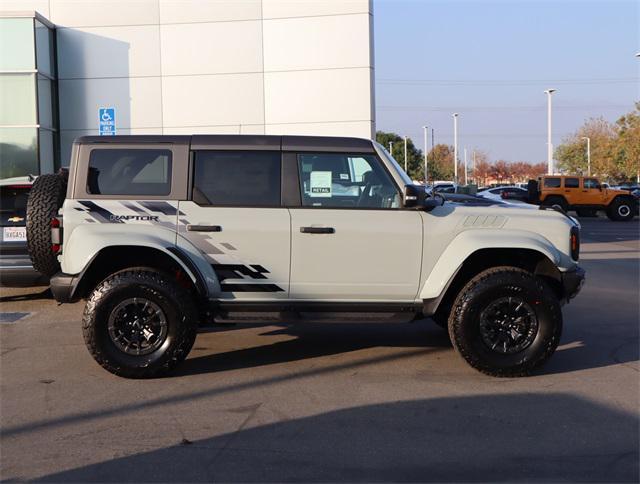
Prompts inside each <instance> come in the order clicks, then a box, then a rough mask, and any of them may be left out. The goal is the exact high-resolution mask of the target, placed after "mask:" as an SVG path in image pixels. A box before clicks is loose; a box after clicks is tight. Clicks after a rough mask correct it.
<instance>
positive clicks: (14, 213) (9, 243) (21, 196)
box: [0, 176, 48, 286]
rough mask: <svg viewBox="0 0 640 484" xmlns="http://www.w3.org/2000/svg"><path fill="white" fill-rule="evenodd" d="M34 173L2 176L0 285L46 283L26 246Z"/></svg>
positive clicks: (0, 194) (0, 201)
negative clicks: (28, 200) (32, 174)
mask: <svg viewBox="0 0 640 484" xmlns="http://www.w3.org/2000/svg"><path fill="white" fill-rule="evenodd" d="M34 180H35V177H33V176H25V177H17V178H6V179H4V180H0V196H1V199H0V225H1V226H2V234H1V236H0V237H1V238H0V286H30V285H36V284H46V283H47V282H48V278H46V277H45V276H43V275H42V274H40V273H39V272H38V271H36V270H35V269H34V268H33V265H32V263H31V258H30V257H29V251H28V249H27V228H26V225H27V198H28V196H29V191H30V190H31V185H32V184H33V181H34Z"/></svg>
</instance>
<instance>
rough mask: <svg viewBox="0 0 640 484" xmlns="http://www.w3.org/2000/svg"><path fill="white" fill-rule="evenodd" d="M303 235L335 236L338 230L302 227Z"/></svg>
mask: <svg viewBox="0 0 640 484" xmlns="http://www.w3.org/2000/svg"><path fill="white" fill-rule="evenodd" d="M300 232H302V233H303V234H335V233H336V229H334V228H333V227H300Z"/></svg>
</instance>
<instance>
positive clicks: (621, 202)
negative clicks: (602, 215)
mask: <svg viewBox="0 0 640 484" xmlns="http://www.w3.org/2000/svg"><path fill="white" fill-rule="evenodd" d="M633 210H634V207H633V202H632V201H631V200H628V199H626V198H622V197H618V198H614V199H613V201H612V202H611V203H610V204H609V206H608V207H607V217H609V219H611V220H615V221H617V222H627V221H629V220H631V219H632V218H633Z"/></svg>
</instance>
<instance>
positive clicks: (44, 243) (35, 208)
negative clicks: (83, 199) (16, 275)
mask: <svg viewBox="0 0 640 484" xmlns="http://www.w3.org/2000/svg"><path fill="white" fill-rule="evenodd" d="M66 193H67V181H66V179H65V177H64V176H62V175H60V174H48V175H40V176H39V177H38V178H36V181H35V182H34V183H33V186H32V187H31V190H30V191H29V198H28V200H27V248H28V249H29V257H30V258H31V262H32V264H33V268H34V269H35V270H37V271H38V272H40V273H42V274H44V275H45V276H52V275H54V274H55V273H56V272H58V271H59V270H60V263H59V262H58V256H57V255H56V254H55V253H54V252H53V251H52V250H51V219H52V218H53V217H54V216H56V215H57V214H58V210H59V209H60V207H62V204H63V203H64V199H65V196H66Z"/></svg>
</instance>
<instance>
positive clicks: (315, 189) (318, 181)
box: [309, 171, 331, 198]
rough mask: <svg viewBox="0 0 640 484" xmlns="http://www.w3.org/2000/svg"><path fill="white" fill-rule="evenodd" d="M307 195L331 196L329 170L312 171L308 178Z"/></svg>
mask: <svg viewBox="0 0 640 484" xmlns="http://www.w3.org/2000/svg"><path fill="white" fill-rule="evenodd" d="M309 188H310V189H311V190H310V191H309V196H311V197H318V198H331V172H330V171H312V172H311V177H310V179H309Z"/></svg>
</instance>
